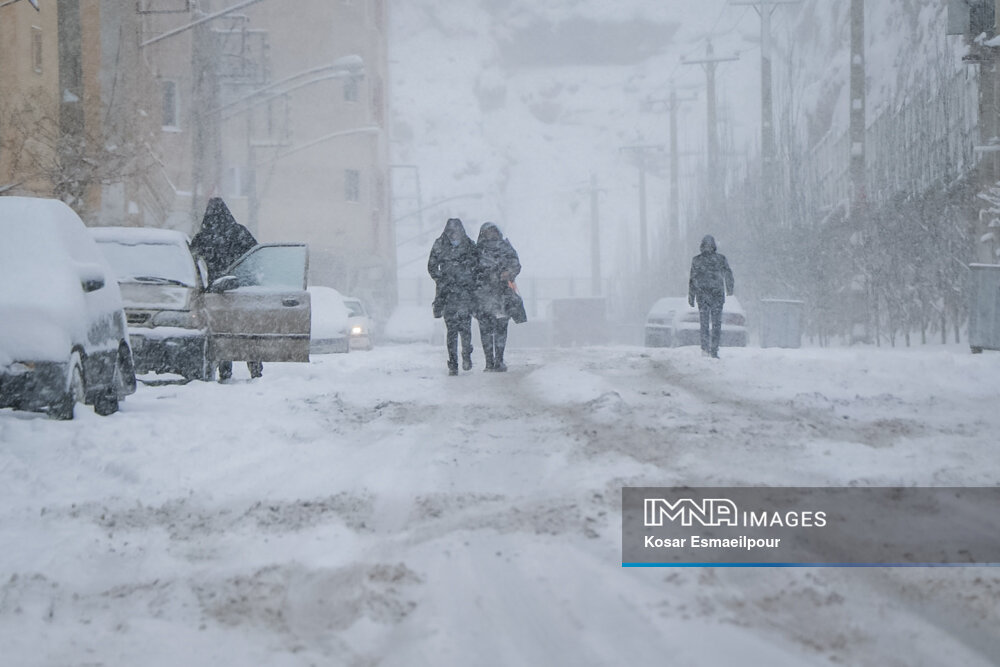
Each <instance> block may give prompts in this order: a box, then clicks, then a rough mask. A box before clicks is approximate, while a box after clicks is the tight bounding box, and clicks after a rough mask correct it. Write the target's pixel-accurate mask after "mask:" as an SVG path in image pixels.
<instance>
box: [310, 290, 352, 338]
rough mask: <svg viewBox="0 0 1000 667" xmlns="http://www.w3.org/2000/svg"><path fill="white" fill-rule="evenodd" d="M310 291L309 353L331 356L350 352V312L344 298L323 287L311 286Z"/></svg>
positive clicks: (334, 291) (335, 291) (338, 293)
mask: <svg viewBox="0 0 1000 667" xmlns="http://www.w3.org/2000/svg"><path fill="white" fill-rule="evenodd" d="M308 289H309V297H310V299H312V327H311V329H310V332H309V336H310V341H309V352H310V353H311V354H331V353H342V352H348V351H350V337H349V331H348V326H349V324H350V312H349V311H348V309H347V306H346V305H345V304H344V296H343V295H342V294H341V293H340V292H338V291H337V290H335V289H334V288H332V287H326V286H323V285H310V286H309V288H308Z"/></svg>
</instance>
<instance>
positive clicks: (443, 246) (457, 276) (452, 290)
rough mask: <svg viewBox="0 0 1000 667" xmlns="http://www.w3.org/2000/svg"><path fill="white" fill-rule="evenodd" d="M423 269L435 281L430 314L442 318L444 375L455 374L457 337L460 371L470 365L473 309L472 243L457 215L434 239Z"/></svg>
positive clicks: (474, 272) (473, 256) (473, 271)
mask: <svg viewBox="0 0 1000 667" xmlns="http://www.w3.org/2000/svg"><path fill="white" fill-rule="evenodd" d="M427 272H428V273H429V274H430V275H431V278H433V279H434V282H435V283H436V284H437V291H436V294H435V296H434V317H444V325H445V330H446V332H447V333H446V336H445V347H446V348H447V350H448V374H449V375H458V339H459V337H461V339H462V370H466V371H467V370H470V369H471V368H472V311H473V309H474V308H475V305H476V304H475V289H476V245H475V244H474V243H473V242H472V239H470V238H469V236H468V234H466V233H465V227H464V226H463V225H462V221H461V220H460V219H458V218H449V219H448V222H446V223H445V226H444V231H443V232H441V236H439V237H438V238H437V240H436V241H434V246H433V247H432V248H431V254H430V257H429V258H428V259H427Z"/></svg>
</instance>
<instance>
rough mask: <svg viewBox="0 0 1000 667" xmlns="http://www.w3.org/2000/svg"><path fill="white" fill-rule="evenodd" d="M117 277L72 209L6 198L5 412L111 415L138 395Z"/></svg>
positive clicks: (1, 300)
mask: <svg viewBox="0 0 1000 667" xmlns="http://www.w3.org/2000/svg"><path fill="white" fill-rule="evenodd" d="M114 276H115V274H114V272H113V271H112V269H111V267H110V266H109V265H108V263H107V261H106V260H105V259H104V256H103V255H102V254H101V251H100V249H99V248H98V247H97V244H96V243H94V240H93V239H92V238H91V237H90V235H89V234H87V229H86V227H85V226H84V224H83V221H82V220H80V217H79V216H78V215H77V214H76V213H74V212H73V210H72V209H70V208H69V207H68V206H67V205H66V204H64V203H62V202H61V201H58V200H54V199H37V198H33V197H0V323H2V326H0V407H13V408H15V409H23V410H44V411H46V412H47V413H48V414H49V415H50V416H52V417H54V418H57V419H72V418H73V413H74V409H75V406H76V404H77V403H81V402H82V403H86V404H89V405H93V406H94V412H96V413H97V414H99V415H109V414H112V413H114V412H116V411H117V410H118V404H119V401H120V400H122V399H123V398H124V397H125V396H127V395H129V394H131V393H133V392H134V391H135V387H136V382H135V372H134V369H133V365H132V350H131V348H130V346H129V338H128V328H127V325H126V322H125V313H124V311H123V309H122V298H121V292H120V291H119V289H118V284H117V283H116V282H115V278H114Z"/></svg>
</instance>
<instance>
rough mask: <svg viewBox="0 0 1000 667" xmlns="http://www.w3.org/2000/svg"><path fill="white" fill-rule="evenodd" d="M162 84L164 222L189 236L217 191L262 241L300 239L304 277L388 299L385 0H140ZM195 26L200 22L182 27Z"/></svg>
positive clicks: (378, 305) (391, 296) (391, 274)
mask: <svg viewBox="0 0 1000 667" xmlns="http://www.w3.org/2000/svg"><path fill="white" fill-rule="evenodd" d="M145 3H146V4H145V5H144V7H145V13H144V15H143V24H144V33H143V43H144V44H146V46H144V48H143V50H144V53H145V55H146V58H147V60H148V62H149V63H150V66H151V67H152V69H153V71H154V72H155V74H156V77H157V79H158V81H159V85H160V91H159V95H160V100H161V104H160V106H161V109H162V118H163V125H162V128H161V132H162V136H161V140H160V145H161V147H162V154H163V163H164V168H165V171H166V173H167V175H168V177H169V179H170V181H171V182H172V183H174V184H175V186H176V188H177V190H178V192H179V193H180V199H179V202H180V203H179V204H178V205H177V206H176V207H175V209H174V213H173V214H172V216H171V217H170V221H169V223H168V225H167V226H170V227H173V228H176V229H181V230H183V231H186V232H189V233H192V232H194V231H196V227H197V225H198V224H199V222H200V215H201V212H202V211H204V207H205V203H206V202H207V199H208V198H209V197H210V196H214V195H215V196H222V197H223V198H224V199H225V200H226V202H227V204H228V205H229V207H230V209H231V210H232V211H233V213H234V215H235V216H236V218H237V219H238V220H239V221H240V222H241V223H243V224H244V225H246V226H247V227H249V228H250V229H251V231H253V233H254V234H255V235H256V236H257V238H258V239H259V240H260V241H262V242H268V241H300V242H306V243H308V244H309V249H310V282H311V283H312V284H320V285H329V286H332V287H335V288H337V289H338V290H340V291H341V292H343V293H345V294H353V295H355V296H359V297H362V298H364V299H366V300H367V301H368V302H369V303H370V304H371V306H372V307H373V308H374V309H375V310H376V311H377V312H378V313H379V314H380V315H382V316H387V315H388V312H389V310H390V309H391V308H392V306H393V305H394V304H395V300H396V278H395V266H396V254H395V238H394V233H393V229H392V225H391V222H390V219H389V206H388V192H387V190H388V183H387V173H388V159H389V158H388V143H387V136H386V117H387V108H386V107H387V95H386V89H385V86H386V82H387V80H388V76H387V74H386V68H387V66H388V64H387V16H386V3H385V0H352V1H351V2H344V1H336V2H333V1H330V0H300V1H299V2H296V3H294V6H290V5H289V4H288V3H283V2H274V1H272V0H261V1H260V2H257V3H254V4H252V5H250V6H246V7H244V8H242V9H241V10H240V11H239V12H237V13H233V14H231V15H230V14H226V15H223V16H219V17H217V18H214V19H212V20H210V21H205V22H200V23H199V21H200V20H201V19H202V18H204V17H207V16H211V15H213V14H217V13H220V12H222V11H223V10H224V9H225V8H226V7H227V6H230V5H231V4H232V3H228V2H220V1H219V0H215V1H214V2H211V1H206V0H201V2H199V3H198V8H199V10H200V11H194V10H193V8H192V6H191V5H192V4H193V3H189V2H187V1H186V0H145ZM192 23H198V25H196V26H194V27H191V28H186V27H185V26H190V25H191V24H192Z"/></svg>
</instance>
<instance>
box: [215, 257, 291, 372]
mask: <svg viewBox="0 0 1000 667" xmlns="http://www.w3.org/2000/svg"><path fill="white" fill-rule="evenodd" d="M308 257H309V255H308V250H307V248H306V246H305V245H303V244H291V243H271V244H262V245H258V246H255V247H254V248H253V249H251V250H250V251H249V252H247V254H245V255H244V256H243V257H241V258H240V259H239V260H237V261H236V263H234V264H233V266H231V267H230V268H229V270H228V271H227V272H226V275H225V276H223V277H221V278H219V279H217V280H216V281H215V282H214V283H213V284H212V285H211V286H210V288H209V290H208V292H207V293H206V294H205V308H206V311H207V314H208V324H209V335H210V339H211V346H210V349H211V352H210V354H211V356H212V359H213V360H215V361H220V360H226V361H309V320H310V302H309V293H308V292H307V291H306V273H307V270H308V268H309V267H308Z"/></svg>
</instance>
